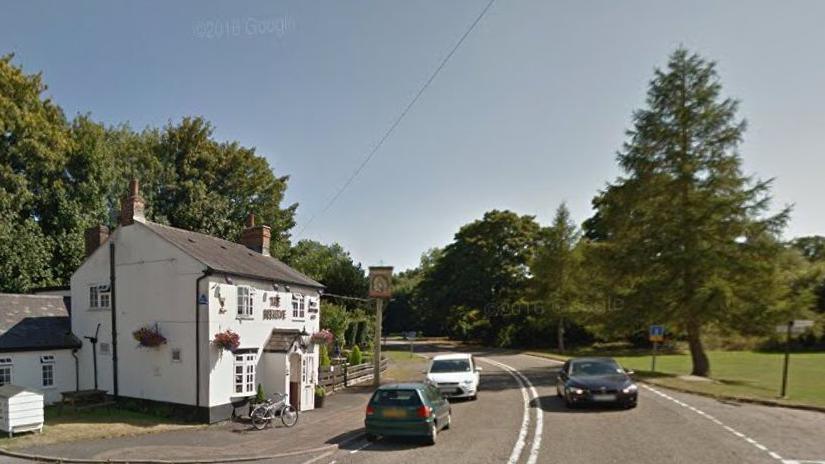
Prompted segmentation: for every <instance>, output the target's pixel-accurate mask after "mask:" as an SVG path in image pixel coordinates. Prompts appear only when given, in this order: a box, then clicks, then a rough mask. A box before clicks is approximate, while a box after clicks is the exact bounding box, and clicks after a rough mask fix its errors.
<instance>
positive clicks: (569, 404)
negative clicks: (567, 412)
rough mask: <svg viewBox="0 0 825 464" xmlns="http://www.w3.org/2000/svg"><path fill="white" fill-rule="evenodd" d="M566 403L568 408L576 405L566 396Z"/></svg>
mask: <svg viewBox="0 0 825 464" xmlns="http://www.w3.org/2000/svg"><path fill="white" fill-rule="evenodd" d="M564 405H565V406H567V409H574V408H575V407H576V405H575V404H573V402H572V401H570V400H569V399H568V398H567V397H564Z"/></svg>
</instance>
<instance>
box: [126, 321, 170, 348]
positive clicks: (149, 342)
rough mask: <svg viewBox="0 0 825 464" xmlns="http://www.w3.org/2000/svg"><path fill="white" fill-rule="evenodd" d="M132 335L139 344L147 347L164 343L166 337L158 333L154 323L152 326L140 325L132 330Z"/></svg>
mask: <svg viewBox="0 0 825 464" xmlns="http://www.w3.org/2000/svg"><path fill="white" fill-rule="evenodd" d="M132 336H133V337H134V338H135V340H137V341H138V343H139V344H140V346H145V347H147V348H155V347H158V346H160V345H163V344H164V343H166V337H164V336H163V335H161V334H160V332H159V331H158V326H157V325H155V327H154V328H152V327H141V328H139V329H137V330H135V331H134V332H132Z"/></svg>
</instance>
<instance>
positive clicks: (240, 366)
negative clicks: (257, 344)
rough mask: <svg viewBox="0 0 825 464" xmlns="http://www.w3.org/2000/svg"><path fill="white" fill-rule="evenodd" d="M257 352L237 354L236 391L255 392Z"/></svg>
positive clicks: (238, 392) (251, 393) (243, 392)
mask: <svg viewBox="0 0 825 464" xmlns="http://www.w3.org/2000/svg"><path fill="white" fill-rule="evenodd" d="M256 358H257V356H256V355H255V353H236V354H235V393H236V394H238V395H254V394H255V361H256Z"/></svg>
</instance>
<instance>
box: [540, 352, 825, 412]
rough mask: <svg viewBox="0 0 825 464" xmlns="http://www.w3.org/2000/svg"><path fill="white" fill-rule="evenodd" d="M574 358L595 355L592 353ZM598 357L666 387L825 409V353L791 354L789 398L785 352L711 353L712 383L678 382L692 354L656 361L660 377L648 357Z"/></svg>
mask: <svg viewBox="0 0 825 464" xmlns="http://www.w3.org/2000/svg"><path fill="white" fill-rule="evenodd" d="M545 354H552V352H547V353H545ZM572 354H573V355H581V354H588V355H592V354H594V353H593V352H592V351H590V352H582V353H572ZM599 354H601V355H604V356H613V357H615V358H616V360H618V361H619V362H620V363H621V364H622V365H623V366H624V367H626V368H629V369H633V370H635V371H636V372H637V375H638V376H639V377H640V378H643V379H645V380H648V381H650V382H652V383H657V384H660V385H663V386H671V387H676V388H683V389H689V390H691V391H697V392H702V393H710V394H716V395H727V396H736V397H743V398H753V399H764V400H775V401H779V402H781V403H786V404H800V405H813V406H822V407H825V353H793V354H791V364H790V374H789V380H788V398H787V399H779V398H778V397H779V390H780V387H781V382H782V360H783V355H782V354H781V353H756V352H751V351H711V352H709V353H708V356H709V357H710V366H711V378H712V379H713V382H701V381H691V380H685V379H682V378H680V377H679V376H684V375H688V374H690V368H691V362H690V356H689V355H687V354H667V355H659V356H657V359H656V372H655V373H653V372H651V371H650V368H651V365H650V364H651V363H650V361H651V358H650V355H649V354H641V353H628V352H622V353H609V352H608V353H599Z"/></svg>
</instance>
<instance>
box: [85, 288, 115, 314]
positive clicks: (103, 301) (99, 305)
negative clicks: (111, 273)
mask: <svg viewBox="0 0 825 464" xmlns="http://www.w3.org/2000/svg"><path fill="white" fill-rule="evenodd" d="M111 304H112V292H111V290H110V288H109V286H108V285H92V286H90V287H89V308H92V309H109V308H110V306H111Z"/></svg>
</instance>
